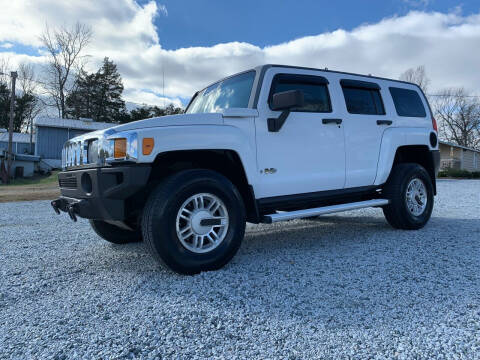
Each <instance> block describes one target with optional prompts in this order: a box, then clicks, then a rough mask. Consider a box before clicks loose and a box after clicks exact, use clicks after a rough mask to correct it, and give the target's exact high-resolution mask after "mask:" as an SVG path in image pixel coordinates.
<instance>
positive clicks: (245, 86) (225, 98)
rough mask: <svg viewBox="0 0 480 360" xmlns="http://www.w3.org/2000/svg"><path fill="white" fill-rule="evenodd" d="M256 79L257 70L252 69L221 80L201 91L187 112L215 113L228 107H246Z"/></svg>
mask: <svg viewBox="0 0 480 360" xmlns="http://www.w3.org/2000/svg"><path fill="white" fill-rule="evenodd" d="M254 79H255V71H253V70H252V71H249V72H246V73H243V74H240V75H236V76H233V77H231V78H228V79H225V80H222V81H219V82H217V83H215V84H213V85H211V86H209V87H208V88H206V89H203V90H202V91H200V92H199V93H198V94H197V96H196V97H195V98H194V99H193V101H192V103H191V104H190V106H189V107H188V109H187V111H186V113H187V114H196V113H215V112H219V110H222V109H228V108H246V107H248V101H249V100H250V93H251V92H252V86H253V80H254Z"/></svg>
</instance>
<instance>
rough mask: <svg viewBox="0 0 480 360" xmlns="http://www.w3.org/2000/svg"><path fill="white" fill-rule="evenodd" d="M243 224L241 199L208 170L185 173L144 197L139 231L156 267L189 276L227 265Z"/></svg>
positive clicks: (243, 231) (235, 249)
mask: <svg viewBox="0 0 480 360" xmlns="http://www.w3.org/2000/svg"><path fill="white" fill-rule="evenodd" d="M217 206H218V207H217ZM245 224H246V219H245V207H244V204H243V200H242V197H241V196H240V194H239V192H238V190H237V189H236V188H235V186H234V185H233V184H232V183H231V182H230V181H229V180H228V179H227V178H225V177H224V176H223V175H221V174H219V173H216V172H214V171H210V170H185V171H181V172H179V173H177V174H174V175H172V176H170V177H168V178H167V179H165V180H164V181H163V182H162V183H161V184H159V185H158V186H157V188H156V189H155V190H154V191H153V192H152V193H151V194H150V196H149V198H148V201H147V204H146V205H145V208H144V211H143V218H142V232H143V238H144V239H145V243H146V244H147V246H148V248H149V250H150V252H151V253H152V255H153V256H154V257H155V258H156V259H157V260H158V261H159V262H160V263H161V264H163V265H166V267H168V268H169V269H171V270H173V271H175V272H177V273H180V274H186V275H192V274H197V273H199V272H201V271H209V270H217V269H219V268H221V267H223V266H224V265H225V264H226V263H228V262H229V261H230V260H231V259H232V258H233V256H234V255H235V254H236V252H237V251H238V249H239V248H240V245H241V242H242V240H243V236H244V234H245Z"/></svg>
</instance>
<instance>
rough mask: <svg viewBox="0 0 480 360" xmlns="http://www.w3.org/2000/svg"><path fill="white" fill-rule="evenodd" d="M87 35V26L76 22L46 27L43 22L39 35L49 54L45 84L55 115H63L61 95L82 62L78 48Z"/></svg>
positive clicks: (63, 106)
mask: <svg viewBox="0 0 480 360" xmlns="http://www.w3.org/2000/svg"><path fill="white" fill-rule="evenodd" d="M91 38H92V30H91V29H90V27H88V26H86V25H84V24H81V23H78V22H77V23H76V24H75V25H74V26H73V27H71V28H67V27H61V28H58V29H54V30H50V28H49V27H48V26H46V27H45V31H44V32H43V34H42V35H41V36H40V40H41V42H42V43H43V46H45V48H46V49H47V51H48V54H49V56H50V62H49V64H48V71H47V79H46V84H45V85H46V88H47V91H48V93H49V95H50V97H51V99H52V100H53V104H52V105H54V106H56V108H57V110H58V116H59V117H61V118H63V117H65V116H66V112H65V98H66V95H67V94H68V92H69V90H70V87H72V86H73V83H74V80H73V79H72V75H73V72H74V71H75V69H76V68H78V67H80V66H82V61H83V60H84V58H85V56H84V55H82V51H83V50H84V49H85V47H86V46H87V45H88V44H89V42H90V40H91Z"/></svg>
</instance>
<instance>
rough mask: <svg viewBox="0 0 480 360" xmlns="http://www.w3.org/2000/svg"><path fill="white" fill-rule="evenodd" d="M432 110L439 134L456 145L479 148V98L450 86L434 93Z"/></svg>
mask: <svg viewBox="0 0 480 360" xmlns="http://www.w3.org/2000/svg"><path fill="white" fill-rule="evenodd" d="M432 104H433V109H434V110H433V111H434V113H435V117H436V119H437V120H438V122H439V125H440V135H441V137H443V138H444V139H446V140H447V141H450V142H453V143H456V144H458V145H462V146H467V147H472V148H476V149H480V100H479V98H478V97H475V96H471V95H470V94H469V93H468V92H467V91H466V90H465V89H463V88H452V89H447V90H444V91H442V92H440V93H439V94H438V95H435V97H434V99H433V101H432Z"/></svg>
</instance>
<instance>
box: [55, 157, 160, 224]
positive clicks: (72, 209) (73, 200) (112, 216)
mask: <svg viewBox="0 0 480 360" xmlns="http://www.w3.org/2000/svg"><path fill="white" fill-rule="evenodd" d="M150 170H151V167H150V166H143V165H131V166H121V167H109V168H96V169H80V170H73V171H63V172H60V173H59V174H58V181H59V185H60V192H61V194H62V196H61V197H60V198H58V199H57V200H54V201H52V206H53V208H54V210H55V211H56V212H59V211H65V212H67V213H69V215H70V217H72V219H74V220H75V219H76V216H80V217H82V218H86V219H96V220H110V221H122V220H124V219H125V218H126V217H127V215H128V214H126V213H125V212H126V211H125V200H126V199H128V198H129V197H131V196H132V195H134V194H135V193H136V192H138V191H140V190H141V189H143V188H144V187H145V185H146V184H147V182H148V178H149V176H150Z"/></svg>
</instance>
